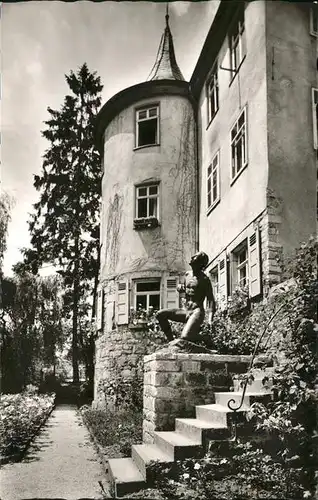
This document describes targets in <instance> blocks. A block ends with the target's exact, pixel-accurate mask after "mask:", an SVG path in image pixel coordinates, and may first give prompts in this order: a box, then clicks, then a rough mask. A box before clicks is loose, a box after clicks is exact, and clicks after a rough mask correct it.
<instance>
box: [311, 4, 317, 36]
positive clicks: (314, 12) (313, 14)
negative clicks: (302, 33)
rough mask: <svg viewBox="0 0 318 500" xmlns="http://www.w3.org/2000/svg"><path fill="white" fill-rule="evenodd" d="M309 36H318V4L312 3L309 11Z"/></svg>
mask: <svg viewBox="0 0 318 500" xmlns="http://www.w3.org/2000/svg"><path fill="white" fill-rule="evenodd" d="M310 34H311V35H314V36H318V3H317V2H314V3H313V5H312V7H311V9H310Z"/></svg>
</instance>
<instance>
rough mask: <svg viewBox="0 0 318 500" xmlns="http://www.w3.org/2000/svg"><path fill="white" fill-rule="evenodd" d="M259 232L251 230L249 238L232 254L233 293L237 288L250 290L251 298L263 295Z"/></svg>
mask: <svg viewBox="0 0 318 500" xmlns="http://www.w3.org/2000/svg"><path fill="white" fill-rule="evenodd" d="M259 239H260V238H259V231H258V229H256V230H254V229H253V228H251V229H250V230H249V232H248V236H247V238H246V239H245V240H243V241H242V242H241V243H240V244H239V245H238V246H237V247H236V248H235V249H234V250H233V251H232V253H231V255H230V261H231V293H233V292H234V290H235V289H236V288H237V287H240V288H246V289H248V294H249V296H250V297H256V296H258V295H259V294H260V293H261V288H262V284H261V259H260V242H259Z"/></svg>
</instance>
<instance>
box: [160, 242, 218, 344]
mask: <svg viewBox="0 0 318 500" xmlns="http://www.w3.org/2000/svg"><path fill="white" fill-rule="evenodd" d="M208 262H209V258H208V256H207V254H206V253H204V252H198V253H196V254H195V255H193V257H191V260H190V263H189V264H190V266H191V268H192V272H191V271H188V272H187V273H186V276H185V283H184V284H182V285H178V287H177V291H178V292H179V293H184V294H185V300H186V303H185V309H161V310H160V311H158V313H157V319H158V322H159V325H160V327H161V329H162V331H163V332H164V333H165V335H166V337H167V338H168V340H169V341H172V340H173V334H172V330H171V325H170V323H169V321H177V322H180V323H185V326H184V328H183V330H182V334H181V342H180V339H178V340H177V341H174V342H173V344H176V345H178V343H180V344H181V343H182V340H186V341H190V342H194V343H195V342H196V341H197V340H198V338H199V336H198V334H199V331H200V327H201V325H202V322H203V320H204V317H205V310H204V306H203V303H204V300H205V299H207V307H208V309H209V310H210V317H209V321H210V323H211V322H212V320H213V316H214V312H215V300H214V297H213V292H212V286H211V282H210V279H209V277H208V276H207V275H206V274H205V273H204V272H203V269H205V267H206V266H207V265H208ZM170 343H171V342H170Z"/></svg>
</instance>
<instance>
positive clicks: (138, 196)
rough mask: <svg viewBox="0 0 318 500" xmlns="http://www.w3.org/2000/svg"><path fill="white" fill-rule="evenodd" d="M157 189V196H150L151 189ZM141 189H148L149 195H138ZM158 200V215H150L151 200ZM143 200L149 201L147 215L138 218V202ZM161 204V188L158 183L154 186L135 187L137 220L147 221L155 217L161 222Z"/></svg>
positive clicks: (140, 185) (141, 185) (142, 185)
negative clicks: (146, 219)
mask: <svg viewBox="0 0 318 500" xmlns="http://www.w3.org/2000/svg"><path fill="white" fill-rule="evenodd" d="M154 187H156V188H157V193H156V194H150V188H154ZM139 189H146V190H147V193H146V195H141V196H140V195H139V194H138V190H139ZM154 198H156V199H157V209H156V215H149V213H150V209H149V205H150V202H149V200H150V199H154ZM141 199H147V215H146V216H145V217H144V216H143V217H138V200H141ZM159 203H160V188H159V183H158V182H154V183H152V184H139V185H138V186H135V219H137V220H142V219H145V218H149V217H155V218H156V219H157V220H159V209H160V207H159Z"/></svg>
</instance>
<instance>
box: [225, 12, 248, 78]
mask: <svg viewBox="0 0 318 500" xmlns="http://www.w3.org/2000/svg"><path fill="white" fill-rule="evenodd" d="M229 38H230V40H229V44H230V63H231V70H232V72H233V73H232V75H233V76H235V74H236V73H237V72H238V70H239V67H240V65H241V63H242V61H243V59H244V57H245V54H246V42H245V27H244V9H241V10H240V13H239V15H238V17H237V19H236V21H235V24H234V26H233V28H232V30H231V32H230V34H229Z"/></svg>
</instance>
